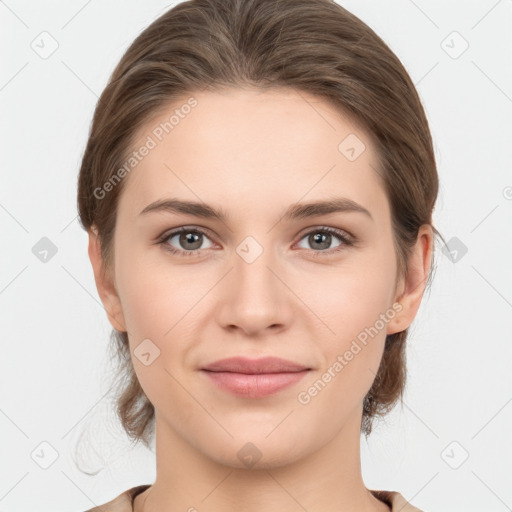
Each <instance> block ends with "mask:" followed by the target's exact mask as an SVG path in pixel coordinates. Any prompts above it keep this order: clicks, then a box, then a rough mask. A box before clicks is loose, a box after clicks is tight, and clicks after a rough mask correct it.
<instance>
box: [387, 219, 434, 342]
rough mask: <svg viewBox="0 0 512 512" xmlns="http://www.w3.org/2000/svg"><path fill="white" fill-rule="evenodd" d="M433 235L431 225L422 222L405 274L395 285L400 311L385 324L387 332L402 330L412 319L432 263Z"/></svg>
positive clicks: (396, 299) (418, 305)
mask: <svg viewBox="0 0 512 512" xmlns="http://www.w3.org/2000/svg"><path fill="white" fill-rule="evenodd" d="M433 242H434V236H433V231H432V226H430V225H429V224H424V225H422V226H421V227H420V229H419V231H418V237H417V239H416V244H415V245H414V247H413V249H412V252H411V254H410V256H409V259H408V270H407V275H406V276H402V277H401V278H400V280H399V285H398V286H397V293H396V296H395V301H394V302H399V303H400V305H401V306H402V309H401V310H400V312H398V313H397V315H396V316H395V317H394V318H393V319H392V320H390V321H389V323H388V324H387V331H386V333H387V334H394V333H396V332H400V331H404V330H405V329H407V327H409V326H410V325H411V323H412V321H413V320H414V318H415V316H416V313H417V312H418V309H419V307H420V304H421V299H422V297H423V293H424V292H425V287H426V284H427V278H428V274H429V271H430V267H431V265H432V255H433Z"/></svg>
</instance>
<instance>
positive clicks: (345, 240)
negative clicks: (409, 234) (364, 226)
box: [157, 226, 355, 257]
mask: <svg viewBox="0 0 512 512" xmlns="http://www.w3.org/2000/svg"><path fill="white" fill-rule="evenodd" d="M181 233H195V234H200V235H204V236H206V237H207V238H210V237H209V236H208V233H207V232H206V231H203V230H202V229H199V228H188V227H186V226H183V227H180V228H178V229H175V230H173V231H171V232H169V233H165V234H164V235H162V236H161V237H159V238H158V240H157V243H158V244H159V245H162V246H163V247H164V249H165V250H166V251H169V252H170V253H171V254H177V255H179V256H200V255H201V253H202V252H203V251H206V250H207V249H195V250H193V251H183V250H180V249H176V248H174V247H172V246H170V245H169V244H168V243H167V241H168V240H169V239H170V238H173V237H174V236H176V235H179V234H181ZM317 233H328V234H330V235H335V236H336V237H338V238H339V239H340V241H341V244H340V245H338V246H337V247H335V248H334V249H326V250H323V251H315V250H313V249H311V251H312V252H313V256H314V257H325V256H330V255H332V254H335V253H337V252H340V251H342V250H344V248H345V247H350V246H352V245H354V242H355V239H354V238H353V237H352V236H351V235H348V234H347V233H346V232H345V231H341V230H339V229H335V228H330V227H327V226H322V227H320V228H315V229H312V230H310V231H308V232H307V233H305V234H304V235H303V236H302V237H301V238H300V240H302V239H303V238H305V237H307V236H309V235H312V234H317ZM300 240H299V241H300Z"/></svg>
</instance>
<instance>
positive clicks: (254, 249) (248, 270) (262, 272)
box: [234, 235, 278, 299]
mask: <svg viewBox="0 0 512 512" xmlns="http://www.w3.org/2000/svg"><path fill="white" fill-rule="evenodd" d="M262 238H263V237H259V240H261V239H262ZM259 240H258V239H256V238H255V237H254V236H251V235H249V236H247V237H245V238H244V239H243V240H242V241H241V242H240V243H239V244H238V245H237V247H236V248H235V252H236V255H235V258H234V266H235V269H234V279H235V280H236V283H237V287H238V288H240V289H241V290H242V291H245V289H247V291H248V292H249V293H251V292H252V293H257V294H258V295H260V294H261V293H263V294H266V293H278V290H277V289H276V286H275V284H276V283H275V280H276V277H275V275H274V273H273V272H272V271H271V269H273V267H275V266H276V260H275V251H274V249H273V247H272V246H271V242H270V240H271V237H270V236H267V237H265V241H263V242H260V241H259ZM274 272H275V270H274ZM255 299H257V298H256V297H255Z"/></svg>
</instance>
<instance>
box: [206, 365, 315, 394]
mask: <svg viewBox="0 0 512 512" xmlns="http://www.w3.org/2000/svg"><path fill="white" fill-rule="evenodd" d="M310 370H311V368H308V367H306V366H304V365H301V364H298V363H295V362H293V361H288V360H286V359H281V358H278V357H263V358H260V359H249V358H246V357H230V358H227V359H221V360H219V361H216V362H214V363H211V364H209V365H208V366H206V367H205V368H202V369H201V371H202V373H203V374H205V375H206V376H207V377H208V378H209V379H211V380H212V381H213V382H214V384H215V385H216V386H218V387H219V388H221V389H223V390H224V391H228V392H230V393H232V394H234V395H238V396H244V397H246V398H262V397H265V396H268V395H272V394H274V393H277V392H279V391H281V390H283V389H285V388H287V387H289V386H291V385H293V384H296V383H297V382H299V381H300V380H301V379H302V378H303V377H304V376H305V375H306V374H307V373H308V372H309V371H310Z"/></svg>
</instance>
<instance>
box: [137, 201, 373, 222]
mask: <svg viewBox="0 0 512 512" xmlns="http://www.w3.org/2000/svg"><path fill="white" fill-rule="evenodd" d="M163 211H167V212H171V213H183V214H187V215H193V216H194V217H201V218H204V219H217V220H219V221H221V222H223V223H226V222H227V221H228V219H229V215H228V213H227V212H226V210H224V209H222V208H220V209H217V208H214V207H212V206H210V205H208V204H206V203H199V202H195V201H183V200H180V199H172V198H169V199H160V200H158V201H155V202H153V203H151V204H149V205H148V206H146V207H145V208H144V209H143V210H142V211H141V212H140V213H139V215H144V214H147V213H150V212H163ZM338 212H357V213H363V214H364V215H366V216H368V217H369V218H370V219H371V220H373V217H372V214H371V213H370V212H369V211H368V210H367V209H366V208H364V207H363V206H361V205H360V204H358V203H356V202H355V201H352V199H348V198H345V197H336V198H333V199H328V200H325V201H314V202H310V203H296V204H292V205H290V206H289V208H288V209H287V210H286V212H285V213H284V215H283V217H282V218H283V219H284V220H285V221H290V220H294V219H304V218H309V217H319V216H321V215H328V214H331V213H338Z"/></svg>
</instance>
